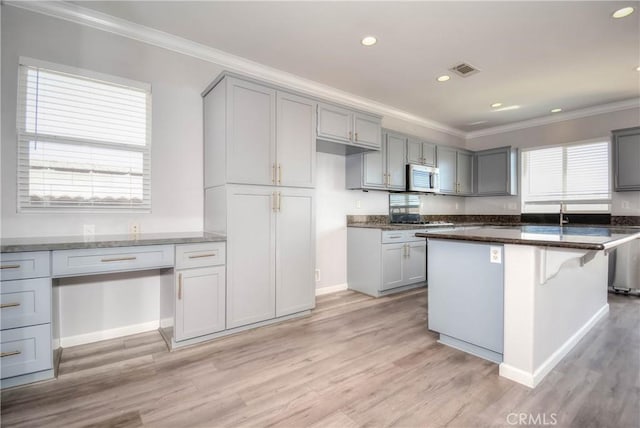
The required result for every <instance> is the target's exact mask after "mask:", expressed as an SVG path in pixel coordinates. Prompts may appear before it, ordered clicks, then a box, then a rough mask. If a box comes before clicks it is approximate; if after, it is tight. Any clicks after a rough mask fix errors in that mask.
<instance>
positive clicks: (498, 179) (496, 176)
mask: <svg viewBox="0 0 640 428" xmlns="http://www.w3.org/2000/svg"><path fill="white" fill-rule="evenodd" d="M473 157H474V168H473V170H474V174H475V179H474V183H475V188H474V193H475V194H476V195H477V196H511V195H517V194H518V167H517V165H518V151H517V149H514V148H511V147H500V148H496V149H490V150H482V151H479V152H475V153H474V154H473Z"/></svg>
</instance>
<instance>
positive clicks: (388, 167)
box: [346, 131, 406, 190]
mask: <svg viewBox="0 0 640 428" xmlns="http://www.w3.org/2000/svg"><path fill="white" fill-rule="evenodd" d="M405 159H406V137H405V136H404V135H402V134H398V133H394V132H391V131H386V132H385V133H384V135H383V139H382V150H380V151H374V152H367V153H360V154H355V155H349V156H347V160H346V187H347V189H379V190H405V189H406V184H405Z"/></svg>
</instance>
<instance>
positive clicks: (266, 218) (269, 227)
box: [227, 186, 276, 328]
mask: <svg viewBox="0 0 640 428" xmlns="http://www.w3.org/2000/svg"><path fill="white" fill-rule="evenodd" d="M274 195H275V192H274V191H272V189H270V188H257V187H254V186H252V187H248V188H246V189H245V188H238V187H234V189H233V190H232V191H231V193H230V195H229V201H228V218H227V227H228V233H227V236H228V242H227V328H233V327H239V326H242V325H246V324H251V323H255V322H259V321H264V320H267V319H269V318H274V317H275V245H276V241H275V238H276V237H275V233H274V231H275V215H276V213H275V211H274V209H275V203H276V202H275V196H274Z"/></svg>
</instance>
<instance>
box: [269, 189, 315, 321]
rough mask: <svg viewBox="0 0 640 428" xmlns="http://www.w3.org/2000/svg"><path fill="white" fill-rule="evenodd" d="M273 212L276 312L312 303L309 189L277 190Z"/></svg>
mask: <svg viewBox="0 0 640 428" xmlns="http://www.w3.org/2000/svg"><path fill="white" fill-rule="evenodd" d="M279 198H280V201H279V204H278V205H279V210H278V214H277V215H276V236H277V238H276V316H278V317H281V316H284V315H289V314H293V313H296V312H300V311H305V310H308V309H311V308H313V307H314V306H315V279H314V268H315V233H316V232H315V227H314V204H313V192H312V191H309V190H298V191H296V190H294V189H287V190H283V191H281V192H280V196H279Z"/></svg>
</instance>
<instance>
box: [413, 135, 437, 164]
mask: <svg viewBox="0 0 640 428" xmlns="http://www.w3.org/2000/svg"><path fill="white" fill-rule="evenodd" d="M407 163H414V164H421V165H427V166H436V145H435V144H431V143H426V142H424V141H421V140H419V139H416V138H414V137H409V138H408V140H407Z"/></svg>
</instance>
